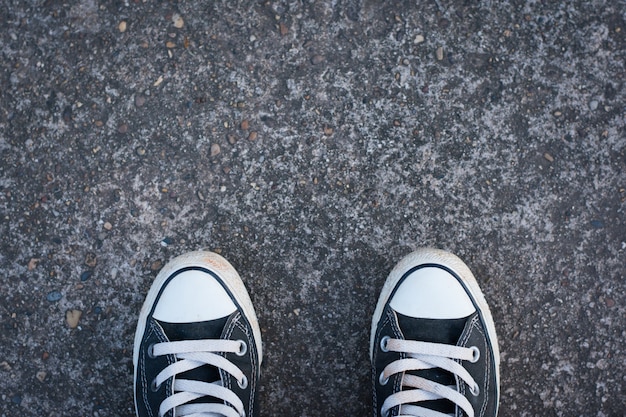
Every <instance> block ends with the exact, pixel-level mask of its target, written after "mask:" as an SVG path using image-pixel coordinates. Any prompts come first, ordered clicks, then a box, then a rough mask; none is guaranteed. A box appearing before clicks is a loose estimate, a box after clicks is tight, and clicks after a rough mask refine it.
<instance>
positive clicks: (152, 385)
mask: <svg viewBox="0 0 626 417" xmlns="http://www.w3.org/2000/svg"><path fill="white" fill-rule="evenodd" d="M159 388H161V386H160V385H157V382H156V378H154V379H153V380H152V382H151V383H150V391H152V392H157V391H158V390H159Z"/></svg>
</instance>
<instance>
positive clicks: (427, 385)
mask: <svg viewBox="0 0 626 417" xmlns="http://www.w3.org/2000/svg"><path fill="white" fill-rule="evenodd" d="M381 349H382V350H383V351H391V352H400V353H405V354H407V356H408V357H407V358H405V359H398V360H396V361H394V362H391V363H390V364H389V365H387V366H386V367H385V369H383V371H382V373H381V374H380V383H381V384H383V385H384V384H386V383H387V382H388V381H389V378H390V377H391V376H392V375H394V374H398V373H401V372H404V373H405V374H404V377H403V379H402V388H403V389H402V390H400V391H399V392H396V393H395V394H392V395H390V396H389V397H387V399H386V400H385V402H384V403H383V405H382V410H381V413H382V415H386V414H387V412H388V411H389V410H390V409H392V408H393V407H396V406H400V413H399V414H400V415H399V416H398V417H408V416H422V417H448V415H447V414H443V413H440V412H438V411H435V410H431V409H428V408H424V407H420V406H416V405H412V404H411V403H418V402H421V401H430V400H439V399H447V400H450V401H452V402H453V403H455V404H456V405H458V406H459V407H461V409H462V410H463V411H465V413H466V414H467V415H468V416H469V417H474V409H473V408H472V405H471V404H470V402H469V401H468V400H467V398H465V396H463V395H462V394H461V393H460V392H458V391H457V390H456V386H452V387H449V386H445V385H442V384H439V383H436V382H434V381H431V380H428V379H425V378H422V377H419V376H415V375H410V374H408V373H407V372H408V371H419V370H424V369H433V368H441V369H443V370H445V371H448V372H450V373H452V374H454V375H456V376H458V377H459V378H461V379H462V380H463V381H464V382H465V383H466V384H467V385H468V386H469V387H470V392H472V394H474V395H478V391H479V387H478V385H477V384H476V381H474V379H473V378H472V376H471V375H470V374H469V372H468V371H467V370H466V369H465V368H464V367H463V366H462V365H461V364H460V363H458V362H456V361H455V359H458V360H465V361H470V362H476V361H477V360H478V359H479V357H480V351H479V350H478V348H476V347H470V348H465V347H459V346H452V345H445V344H439V343H428V342H417V341H411V340H400V339H391V338H389V337H384V338H383V339H382V340H381ZM404 388H409V390H404Z"/></svg>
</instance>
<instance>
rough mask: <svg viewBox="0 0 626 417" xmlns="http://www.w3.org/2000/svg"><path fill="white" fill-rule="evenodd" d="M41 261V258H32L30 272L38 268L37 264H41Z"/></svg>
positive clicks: (29, 262)
mask: <svg viewBox="0 0 626 417" xmlns="http://www.w3.org/2000/svg"><path fill="white" fill-rule="evenodd" d="M39 261H40V259H39V258H31V259H30V261H28V270H29V271H32V270H33V269H35V268H37V264H39Z"/></svg>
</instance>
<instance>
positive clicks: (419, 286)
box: [370, 249, 500, 417]
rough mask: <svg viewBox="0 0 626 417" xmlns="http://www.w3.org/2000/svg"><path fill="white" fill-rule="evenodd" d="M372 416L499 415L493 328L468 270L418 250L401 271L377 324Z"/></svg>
mask: <svg viewBox="0 0 626 417" xmlns="http://www.w3.org/2000/svg"><path fill="white" fill-rule="evenodd" d="M370 358H371V361H372V375H373V381H372V382H373V386H374V416H375V417H387V416H399V415H401V416H427V417H435V416H457V417H460V416H464V415H465V416H469V417H483V416H489V417H494V416H496V415H497V413H498V402H499V391H500V388H499V381H500V375H499V361H500V353H499V351H498V342H497V339H496V330H495V326H494V324H493V319H492V317H491V313H490V312H489V307H488V306H487V302H486V301H485V298H484V296H483V294H482V292H481V291H480V288H479V287H478V283H477V282H476V279H475V278H474V276H473V275H472V273H471V272H470V270H469V268H468V267H467V266H466V265H465V264H464V263H463V261H461V260H460V259H459V258H457V257H456V256H454V255H452V254H451V253H448V252H444V251H441V250H437V249H420V250H418V251H416V252H413V253H411V254H410V255H408V256H406V257H405V258H404V259H402V260H401V261H400V263H398V265H396V267H395V268H394V269H393V271H391V274H390V275H389V278H387V281H386V282H385V285H384V287H383V289H382V291H381V295H380V298H379V299H378V304H377V306H376V311H375V312H374V317H373V319H372V332H371V337H370Z"/></svg>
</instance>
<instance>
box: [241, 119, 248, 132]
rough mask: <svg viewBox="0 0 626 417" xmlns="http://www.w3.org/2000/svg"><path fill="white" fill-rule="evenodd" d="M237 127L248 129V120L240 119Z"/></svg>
mask: <svg viewBox="0 0 626 417" xmlns="http://www.w3.org/2000/svg"><path fill="white" fill-rule="evenodd" d="M239 127H240V128H241V130H248V129H249V128H250V122H248V120H246V119H244V120H242V121H241V124H240V125H239Z"/></svg>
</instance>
